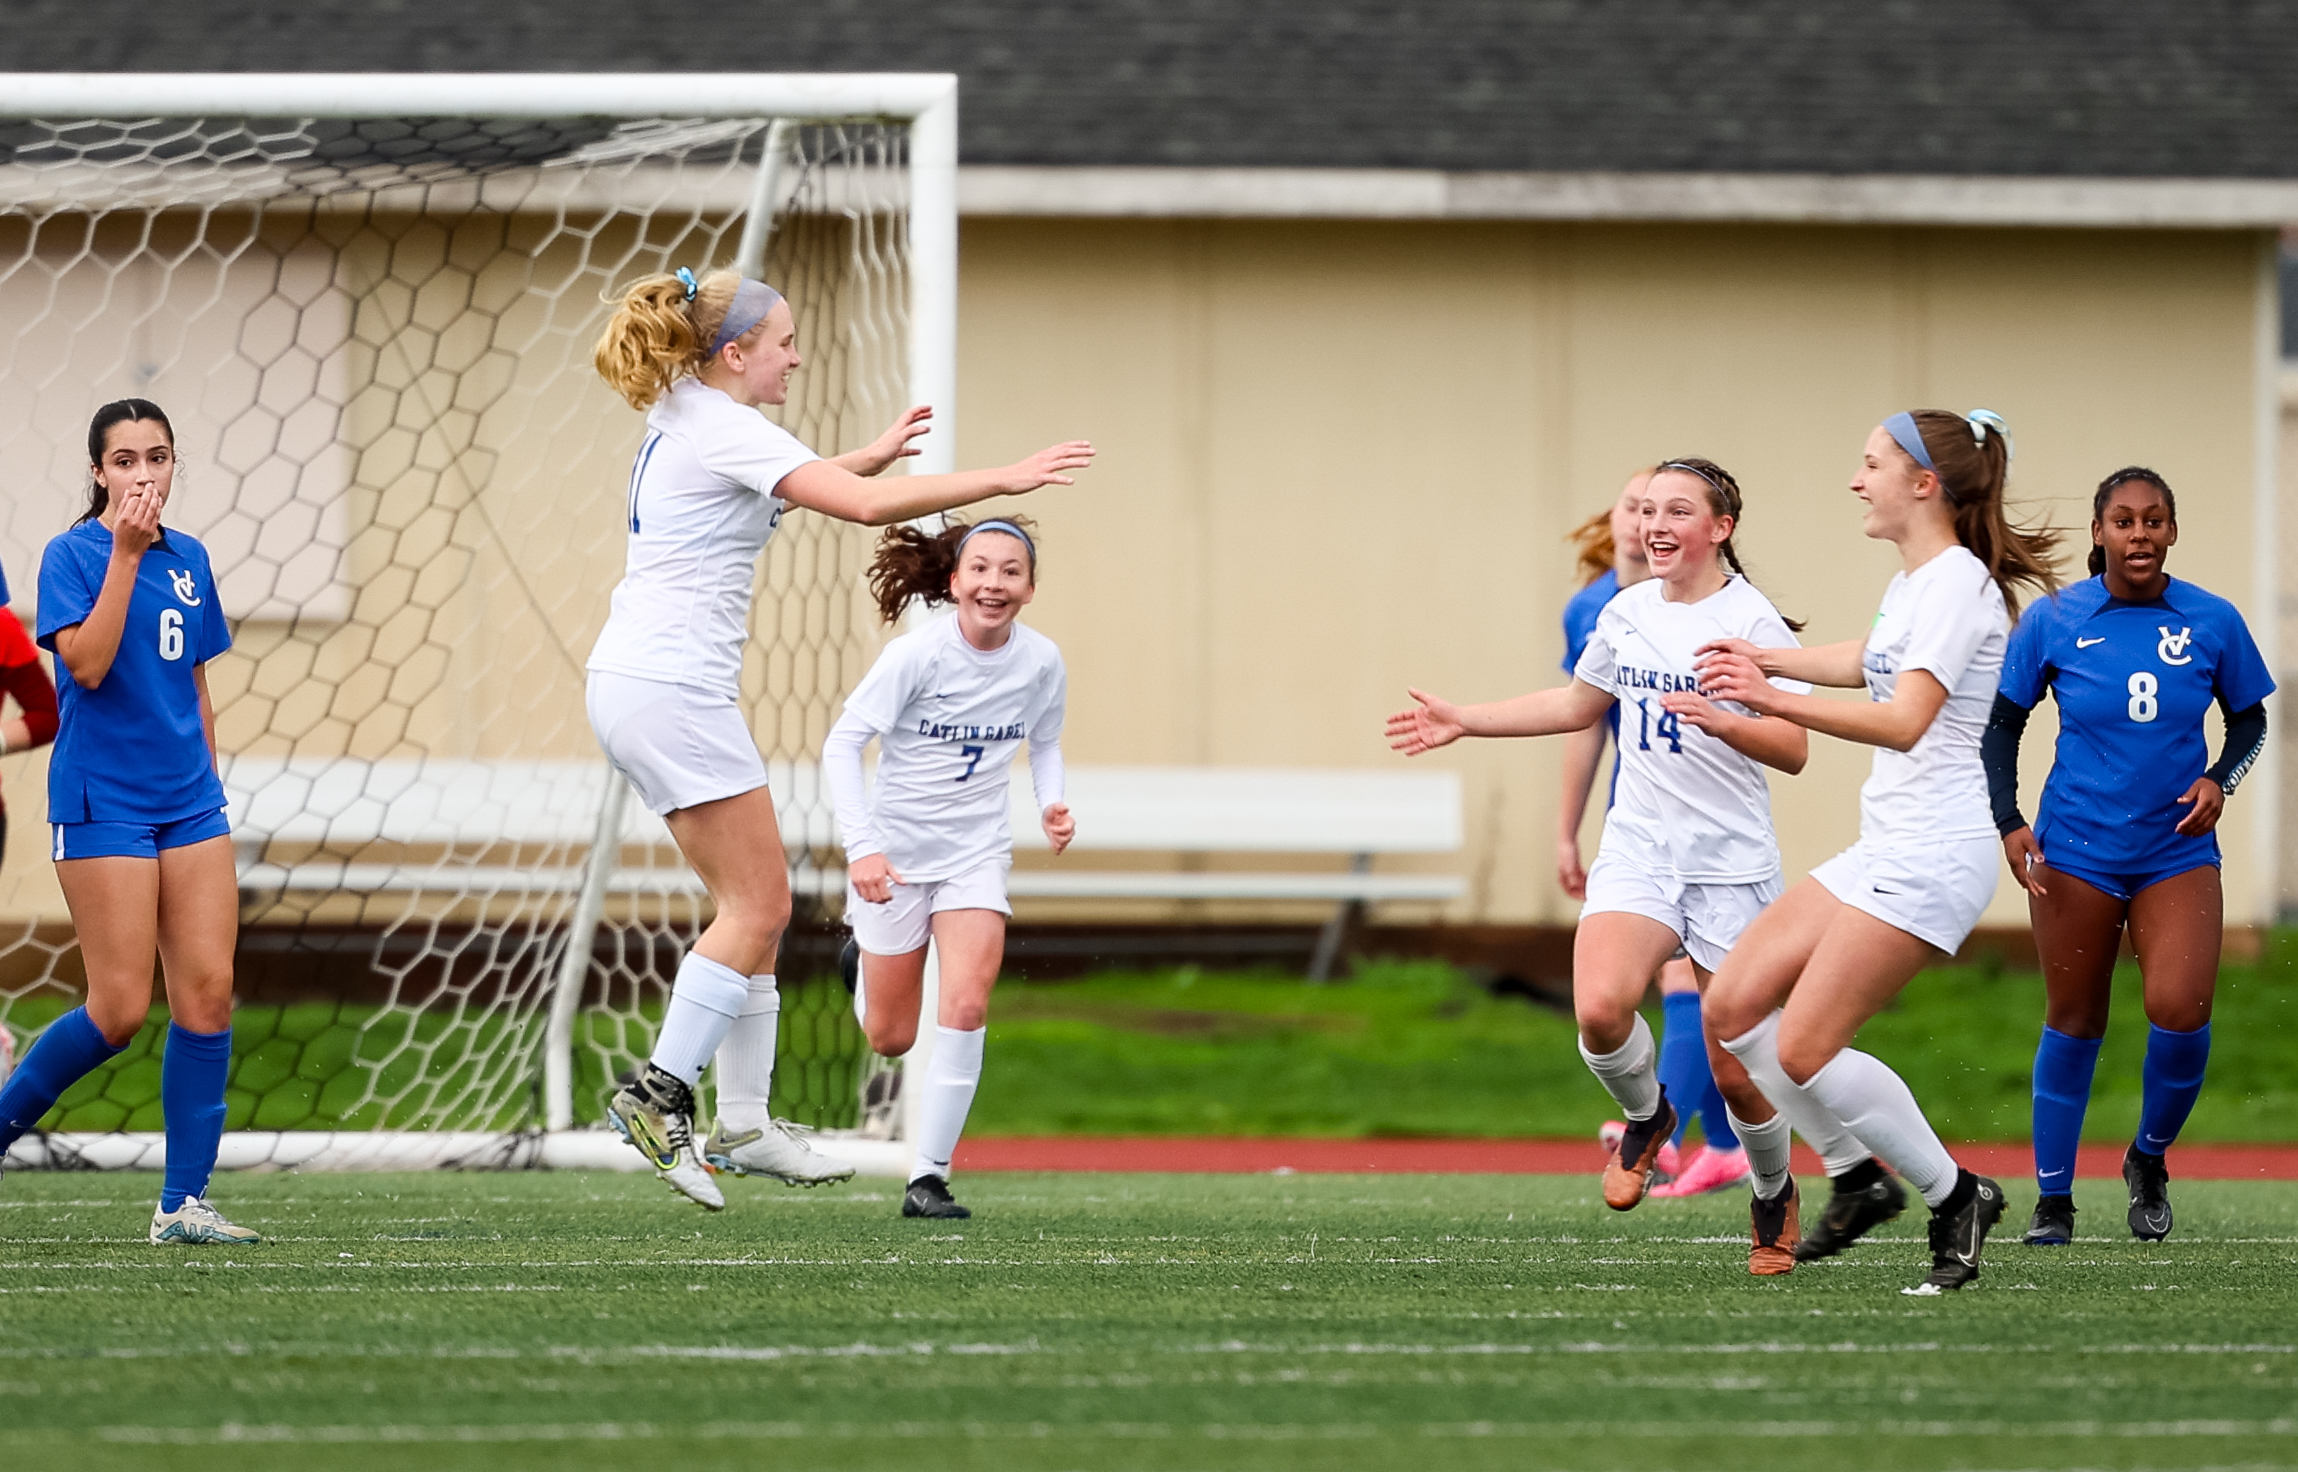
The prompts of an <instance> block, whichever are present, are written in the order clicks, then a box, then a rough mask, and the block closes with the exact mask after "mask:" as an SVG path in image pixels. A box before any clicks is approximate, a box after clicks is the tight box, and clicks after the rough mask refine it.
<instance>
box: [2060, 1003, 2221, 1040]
mask: <svg viewBox="0 0 2298 1472" xmlns="http://www.w3.org/2000/svg"><path fill="white" fill-rule="evenodd" d="M2146 1020H2147V1021H2149V1022H2151V1023H2153V1024H2154V1025H2155V1026H2156V1027H2159V1028H2161V1029H2162V1030H2163V1031H2164V1032H2193V1031H2195V1030H2196V1029H2198V1028H2203V1027H2208V1026H2209V1025H2210V997H2209V995H2208V994H2207V993H2206V994H2204V995H2202V996H2199V997H2194V996H2185V997H2148V998H2147V999H2146ZM2064 1030H2065V1029H2063V1028H2062V1029H2061V1031H2064ZM2105 1031H2106V1029H2105V1028H2103V1027H2102V1028H2100V1029H2099V1034H2100V1035H2103V1034H2104V1033H2105Z"/></svg>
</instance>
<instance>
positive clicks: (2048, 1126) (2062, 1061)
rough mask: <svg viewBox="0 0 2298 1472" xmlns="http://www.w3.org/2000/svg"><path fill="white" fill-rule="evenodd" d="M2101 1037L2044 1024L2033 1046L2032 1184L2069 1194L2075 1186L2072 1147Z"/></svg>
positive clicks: (2078, 1133)
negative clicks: (2070, 1033)
mask: <svg viewBox="0 0 2298 1472" xmlns="http://www.w3.org/2000/svg"><path fill="white" fill-rule="evenodd" d="M2105 1041H2106V1040H2105V1039H2104V1038H2076V1037H2069V1036H2067V1035H2066V1034H2065V1033H2063V1032H2060V1031H2059V1030H2058V1029H2057V1028H2055V1027H2051V1026H2049V1025H2047V1024H2046V1025H2045V1026H2044V1028H2043V1041H2042V1043H2041V1045H2040V1046H2038V1047H2037V1048H2036V1049H2035V1189H2036V1190H2038V1191H2040V1192H2041V1193H2042V1194H2043V1195H2045V1196H2070V1195H2073V1194H2074V1189H2075V1147H2076V1146H2077V1145H2078V1144H2080V1143H2081V1142H2082V1137H2083V1114H2084V1112H2085V1111H2086V1110H2088V1109H2089V1108H2090V1105H2091V1075H2092V1074H2093V1073H2095V1072H2097V1070H2098V1066H2099V1044H2101V1043H2103V1042H2105Z"/></svg>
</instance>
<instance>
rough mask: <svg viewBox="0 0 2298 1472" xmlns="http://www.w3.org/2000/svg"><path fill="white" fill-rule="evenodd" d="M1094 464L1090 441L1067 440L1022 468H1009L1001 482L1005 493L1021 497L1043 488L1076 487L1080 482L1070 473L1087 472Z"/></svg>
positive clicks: (1000, 475)
mask: <svg viewBox="0 0 2298 1472" xmlns="http://www.w3.org/2000/svg"><path fill="white" fill-rule="evenodd" d="M1092 463H1093V445H1092V442H1091V441H1088V440H1064V441H1062V442H1061V443H1060V444H1058V445H1054V446H1051V447H1050V448H1047V449H1043V450H1040V451H1038V452H1037V453H1036V454H1034V455H1032V456H1030V457H1029V458H1028V459H1027V460H1024V461H1022V462H1021V463H1019V464H1018V465H1009V466H1007V467H1006V468H1005V469H1004V470H1002V471H1000V472H998V481H999V484H1000V487H1001V488H1002V489H1003V491H1004V493H1005V494H1006V495H1009V496H1018V495H1021V494H1023V493H1024V492H1027V491H1034V490H1036V489H1037V488H1038V487H1039V486H1073V485H1075V484H1077V482H1076V480H1075V479H1074V478H1072V477H1071V476H1069V475H1068V474H1067V473H1066V472H1068V471H1072V470H1083V469H1084V468H1085V467H1086V466H1088V465H1091V464H1092Z"/></svg>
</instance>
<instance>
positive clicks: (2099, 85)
mask: <svg viewBox="0 0 2298 1472" xmlns="http://www.w3.org/2000/svg"><path fill="white" fill-rule="evenodd" d="M0 67H4V68H6V69H10V70H28V71H87V70H112V69H119V70H169V71H178V70H180V71H450V70H451V71H681V70H688V71H693V70H710V71H752V70H756V71H954V72H957V73H959V74H960V76H961V77H962V78H963V83H964V91H963V93H962V100H961V108H962V113H963V126H964V132H963V149H964V157H965V159H966V161H967V162H970V163H991V164H1041V165H1044V164H1052V165H1084V164H1101V165H1109V164H1178V165H1203V166H1253V165H1264V166H1266V165H1275V166H1286V167H1295V168H1302V167H1311V168H1313V167H1357V168H1364V167H1385V168H1434V169H1460V170H1476V169H1535V170H1551V169H1554V170H1631V171H1640V170H1677V169H1689V170H1725V171H1752V172H1773V171H1785V172H1819V173H1839V174H1840V173H1927V174H1992V175H2016V174H2029V175H2065V176H2105V177H2162V176H2185V177H2193V178H2291V177H2298V6H2292V5H2289V4H2286V3H2256V0H2251V3H2246V0H2176V3H2160V0H2126V3H2112V0H2108V3H2101V0H1327V3H1310V0H1261V3H1248V0H770V3H760V0H721V3H716V4H694V3H665V0H476V3H474V0H170V3H167V4H152V3H150V0H137V3H135V4H132V5H131V4H123V3H119V0H10V3H9V4H8V5H7V6H6V7H4V8H0ZM120 95H121V98H122V100H123V102H125V101H128V100H129V99H132V98H133V96H134V89H133V87H123V88H122V89H121V94H120Z"/></svg>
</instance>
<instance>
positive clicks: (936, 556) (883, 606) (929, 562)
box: [868, 516, 1037, 624]
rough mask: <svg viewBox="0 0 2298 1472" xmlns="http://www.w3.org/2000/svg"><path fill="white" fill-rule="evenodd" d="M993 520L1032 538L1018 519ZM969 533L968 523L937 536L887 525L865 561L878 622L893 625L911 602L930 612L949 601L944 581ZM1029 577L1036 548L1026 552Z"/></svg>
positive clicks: (1032, 529) (1030, 526)
mask: <svg viewBox="0 0 2298 1472" xmlns="http://www.w3.org/2000/svg"><path fill="white" fill-rule="evenodd" d="M997 520H999V521H1003V522H1010V523H1012V524H1013V525H1014V526H1017V527H1020V528H1021V529H1022V530H1023V531H1024V532H1027V533H1028V534H1029V535H1030V537H1031V538H1032V539H1034V538H1035V537H1036V535H1037V524H1036V523H1035V522H1032V521H1031V520H1029V519H1028V518H1027V517H1024V516H1000V517H998V518H997ZM972 530H973V527H972V525H971V524H970V523H967V522H963V521H955V522H951V523H950V524H949V525H948V526H946V527H944V528H942V529H941V530H940V531H938V532H927V531H920V530H919V529H918V528H916V527H914V526H890V527H887V528H886V534H885V535H884V536H882V537H880V538H878V550H877V555H876V556H874V557H872V558H871V559H870V570H869V574H868V576H869V580H870V597H871V598H872V599H873V600H874V601H875V602H876V603H877V605H878V617H879V618H881V619H884V620H885V621H886V622H887V623H889V624H890V623H893V622H894V621H895V620H897V619H899V618H900V617H901V616H902V610H903V609H905V608H907V607H909V605H910V602H911V600H912V599H915V600H917V601H918V602H921V603H923V604H925V606H926V607H928V608H932V607H933V606H934V605H936V604H938V603H947V602H949V601H951V600H950V579H951V578H952V577H954V576H955V575H956V574H957V568H958V548H959V546H960V545H962V544H963V543H964V541H965V538H966V533H967V532H970V531H972ZM1029 575H1030V579H1031V581H1033V582H1034V581H1035V580H1036V578H1037V549H1036V548H1035V547H1034V546H1033V547H1031V548H1030V552H1029Z"/></svg>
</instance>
